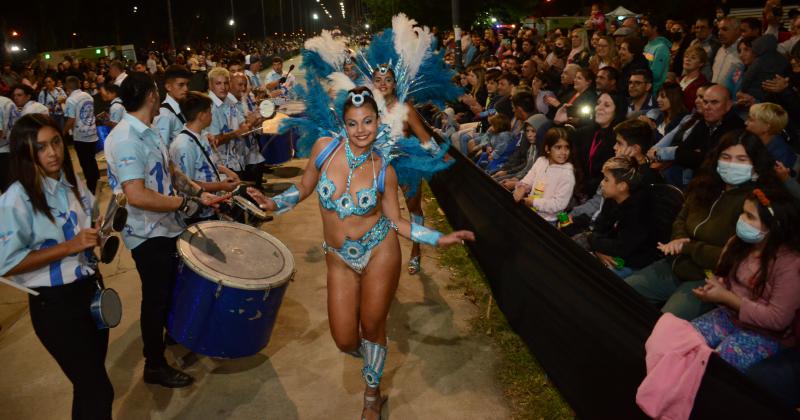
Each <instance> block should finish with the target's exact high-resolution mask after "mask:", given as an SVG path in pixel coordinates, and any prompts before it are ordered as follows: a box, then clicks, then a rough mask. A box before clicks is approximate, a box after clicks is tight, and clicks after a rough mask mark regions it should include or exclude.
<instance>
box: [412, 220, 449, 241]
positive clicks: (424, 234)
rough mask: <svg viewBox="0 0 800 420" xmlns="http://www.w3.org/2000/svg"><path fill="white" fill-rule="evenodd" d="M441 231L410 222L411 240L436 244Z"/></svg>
mask: <svg viewBox="0 0 800 420" xmlns="http://www.w3.org/2000/svg"><path fill="white" fill-rule="evenodd" d="M441 237H442V232H439V231H437V230H433V229H429V228H426V227H425V226H422V225H418V224H416V223H411V240H412V241H414V242H417V243H420V244H427V245H430V246H437V245H438V244H439V238H441Z"/></svg>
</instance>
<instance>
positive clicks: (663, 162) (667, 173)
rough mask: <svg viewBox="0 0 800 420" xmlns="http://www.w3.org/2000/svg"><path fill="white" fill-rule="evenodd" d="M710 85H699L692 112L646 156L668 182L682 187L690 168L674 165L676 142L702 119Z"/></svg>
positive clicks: (689, 174)
mask: <svg viewBox="0 0 800 420" xmlns="http://www.w3.org/2000/svg"><path fill="white" fill-rule="evenodd" d="M710 86H711V85H707V86H701V87H700V88H698V89H697V92H696V97H695V107H694V110H693V112H692V113H690V114H688V115H686V116H684V117H683V118H682V119H681V121H680V123H678V125H677V126H676V127H675V128H673V129H672V131H669V132H667V134H665V135H664V137H662V138H661V140H659V141H658V143H656V144H655V145H654V146H653V147H652V148H650V150H648V151H647V157H648V158H649V159H650V160H651V161H654V162H656V163H655V164H654V165H653V166H654V168H655V169H658V170H659V171H661V174H662V175H663V176H664V178H665V179H666V181H667V183H668V184H671V185H674V186H676V187H678V188H681V189H683V188H684V187H685V186H686V185H687V184H688V183H689V181H690V180H691V179H692V173H693V172H692V170H691V169H686V168H682V167H680V166H679V165H674V162H673V161H674V160H675V151H676V150H677V149H678V146H677V145H678V144H680V143H682V142H683V141H685V140H686V138H687V137H689V135H690V134H691V133H692V130H694V128H695V127H696V126H697V124H698V123H699V122H700V121H702V120H703V96H704V95H705V92H706V89H708V88H709V87H710Z"/></svg>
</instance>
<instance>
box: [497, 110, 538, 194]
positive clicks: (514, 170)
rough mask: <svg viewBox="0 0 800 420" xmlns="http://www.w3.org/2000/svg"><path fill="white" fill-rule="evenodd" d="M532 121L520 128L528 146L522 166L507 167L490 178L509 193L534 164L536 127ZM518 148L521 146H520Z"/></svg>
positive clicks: (526, 122) (527, 121) (529, 120)
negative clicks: (498, 182)
mask: <svg viewBox="0 0 800 420" xmlns="http://www.w3.org/2000/svg"><path fill="white" fill-rule="evenodd" d="M532 120H533V117H531V118H528V120H526V121H525V124H523V127H522V129H523V130H524V132H525V141H526V142H527V144H528V146H527V149H528V153H527V155H526V156H527V158H526V160H525V162H524V166H515V167H509V168H507V169H504V170H500V171H497V172H495V173H494V174H493V175H492V178H494V179H495V180H497V181H500V184H501V185H502V186H503V188H505V189H507V190H509V191H513V190H514V187H516V186H517V183H518V182H519V180H520V179H522V178H523V177H524V176H525V175H527V174H528V171H530V170H531V168H533V164H534V162H536V154H537V153H536V152H537V149H536V126H535V125H534V124H533V122H532ZM520 147H523V146H522V145H520ZM509 162H510V161H509Z"/></svg>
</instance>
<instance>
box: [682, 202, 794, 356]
mask: <svg viewBox="0 0 800 420" xmlns="http://www.w3.org/2000/svg"><path fill="white" fill-rule="evenodd" d="M765 191H766V190H761V189H755V190H753V192H752V193H751V194H749V195H748V196H747V198H746V199H745V201H744V206H743V210H742V213H741V215H740V216H739V220H738V221H737V223H736V236H734V237H733V238H731V239H730V240H729V241H728V243H727V245H726V246H725V250H724V251H723V253H722V256H721V257H720V260H719V264H718V265H717V268H716V270H715V272H714V274H715V275H716V277H715V276H710V277H709V278H708V279H707V280H706V283H705V285H703V286H701V287H697V288H695V289H694V290H693V293H694V295H695V296H697V297H698V298H699V299H700V300H702V301H704V302H709V303H716V304H718V305H719V306H718V307H717V308H716V309H714V310H712V311H711V312H708V313H706V314H705V315H703V316H701V317H699V318H697V319H695V320H694V321H692V325H693V326H694V327H695V328H696V329H697V330H698V331H699V332H700V333H701V334H702V335H703V337H705V339H706V342H708V345H709V346H711V347H712V348H714V349H715V350H716V351H717V352H718V353H719V355H720V357H722V358H723V359H724V360H725V361H727V362H728V363H730V364H731V365H733V366H734V367H736V368H737V369H739V370H741V371H744V370H746V369H747V368H748V367H749V366H751V365H752V364H754V363H756V362H758V361H760V360H763V359H766V358H768V357H770V356H772V355H774V354H775V353H777V352H778V351H779V350H780V349H781V344H782V343H781V339H782V338H785V337H787V336H789V334H790V333H791V332H792V330H793V328H792V327H793V326H794V324H795V323H796V321H797V320H796V319H795V314H796V312H797V310H798V309H800V282H798V273H799V272H800V228H798V224H797V220H800V211H798V208H797V205H796V203H794V202H793V201H792V199H791V198H790V197H788V196H785V194H784V193H783V192H782V191H780V192H779V191H774V192H773V191H771V192H769V193H765Z"/></svg>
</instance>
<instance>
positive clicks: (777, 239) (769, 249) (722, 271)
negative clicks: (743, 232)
mask: <svg viewBox="0 0 800 420" xmlns="http://www.w3.org/2000/svg"><path fill="white" fill-rule="evenodd" d="M745 200H747V201H749V202H751V203H753V204H754V205H755V206H756V208H757V209H758V218H759V219H761V226H762V228H763V229H764V230H768V233H767V236H766V237H765V238H764V239H763V241H765V244H764V248H763V249H762V250H761V255H760V256H759V258H758V259H759V263H758V271H757V272H756V273H755V274H754V278H753V279H738V280H739V281H740V282H742V283H745V284H748V283H749V284H751V285H752V296H751V297H752V299H759V298H760V297H761V296H762V295H763V294H764V290H765V288H766V286H767V282H768V281H769V272H770V270H771V269H774V268H775V262H776V260H777V257H778V252H779V251H781V250H787V251H793V252H800V224H799V223H797V221H798V220H800V209H798V207H797V203H796V202H795V201H794V200H793V199H792V197H790V196H789V195H788V194H786V192H785V191H784V190H783V189H778V188H775V189H770V190H767V189H764V190H760V189H756V190H754V191H753V192H752V193H750V194H749V195H748V196H747V198H746V199H745ZM770 209H772V212H770ZM773 213H774V215H773ZM754 247H755V245H754V244H748V243H746V242H744V241H742V240H741V239H739V237H738V236H734V237H733V238H731V240H730V241H728V244H727V246H726V247H725V250H724V251H723V253H722V256H721V257H720V259H719V264H718V265H717V268H716V270H714V273H715V274H716V275H718V276H720V277H722V278H723V279H725V284H727V285H728V286H729V287H730V278H731V276H732V275H733V276H735V275H736V270H738V269H739V265H740V264H741V263H742V261H744V260H745V258H747V256H748V255H749V254H750V253H751V252H753V248H754Z"/></svg>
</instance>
